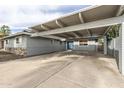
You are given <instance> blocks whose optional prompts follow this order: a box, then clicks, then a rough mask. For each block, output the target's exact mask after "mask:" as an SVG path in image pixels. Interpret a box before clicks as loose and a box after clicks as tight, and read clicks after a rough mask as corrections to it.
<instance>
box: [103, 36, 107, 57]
mask: <svg viewBox="0 0 124 93" xmlns="http://www.w3.org/2000/svg"><path fill="white" fill-rule="evenodd" d="M104 54H105V55H106V54H107V38H106V36H104Z"/></svg>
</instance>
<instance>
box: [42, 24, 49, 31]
mask: <svg viewBox="0 0 124 93" xmlns="http://www.w3.org/2000/svg"><path fill="white" fill-rule="evenodd" d="M41 28H42V29H44V30H46V31H47V30H49V28H48V27H46V26H45V25H43V24H41Z"/></svg>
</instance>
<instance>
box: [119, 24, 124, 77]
mask: <svg viewBox="0 0 124 93" xmlns="http://www.w3.org/2000/svg"><path fill="white" fill-rule="evenodd" d="M119 37H120V44H119V70H120V72H121V73H122V75H124V22H123V23H122V25H121V28H120V30H119Z"/></svg>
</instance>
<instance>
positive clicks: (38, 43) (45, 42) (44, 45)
mask: <svg viewBox="0 0 124 93" xmlns="http://www.w3.org/2000/svg"><path fill="white" fill-rule="evenodd" d="M27 41H28V42H27V55H28V56H31V55H38V54H43V53H50V52H55V51H63V50H66V43H65V42H61V41H58V40H53V39H46V38H42V37H35V38H30V37H28V38H27Z"/></svg>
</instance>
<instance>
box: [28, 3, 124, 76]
mask: <svg viewBox="0 0 124 93" xmlns="http://www.w3.org/2000/svg"><path fill="white" fill-rule="evenodd" d="M123 13H124V6H121V5H99V6H98V5H97V6H90V7H87V8H84V9H81V10H79V11H75V12H73V13H70V14H67V15H65V16H62V17H60V18H58V19H55V20H52V21H48V22H45V23H42V24H39V25H35V26H32V27H30V29H32V31H33V32H35V33H34V34H32V37H38V36H41V37H47V38H54V39H60V40H62V41H68V40H75V39H83V38H96V39H98V38H101V37H103V38H104V54H106V55H107V54H108V52H107V51H108V49H107V47H108V45H107V33H108V32H109V30H110V29H111V28H112V26H113V25H118V24H119V25H121V26H120V29H119V42H118V43H119V44H118V45H117V46H118V47H119V48H118V52H119V53H118V57H119V60H118V61H119V62H118V63H119V65H118V67H119V71H120V72H121V73H122V74H124V63H123V60H124V59H123V58H124V56H123V55H124V49H123V48H124V40H123V39H124V15H123Z"/></svg>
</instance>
